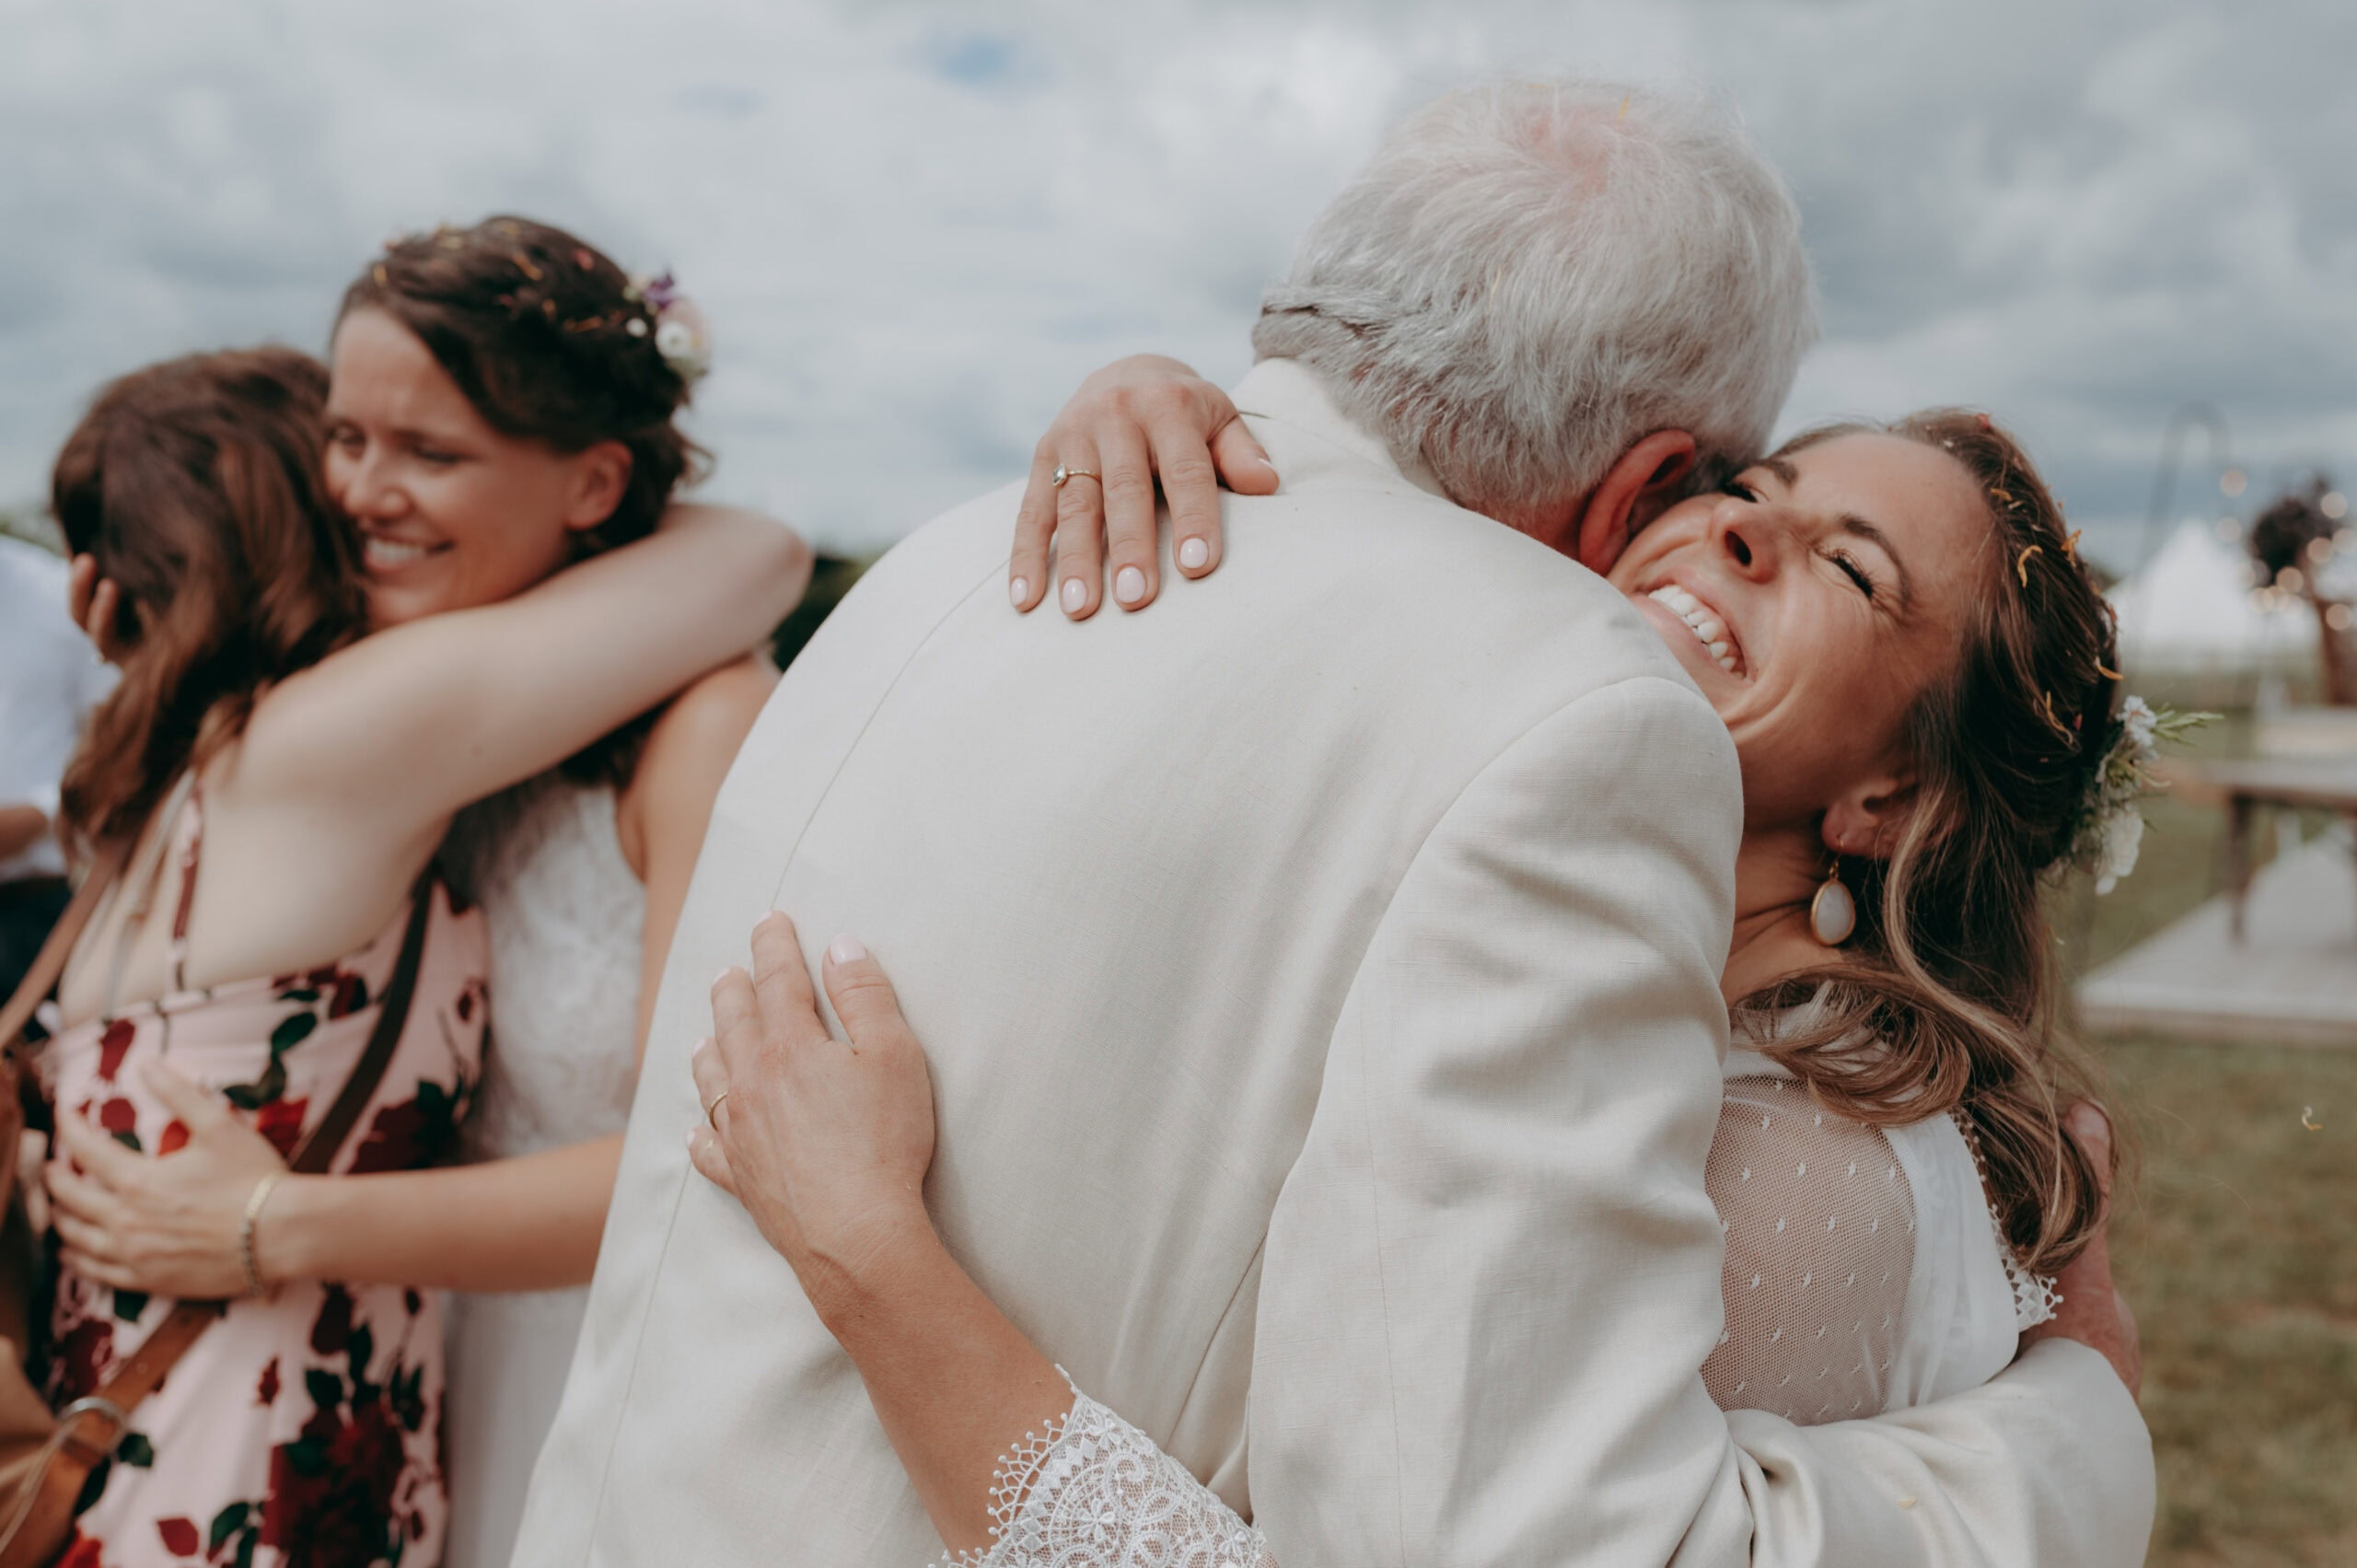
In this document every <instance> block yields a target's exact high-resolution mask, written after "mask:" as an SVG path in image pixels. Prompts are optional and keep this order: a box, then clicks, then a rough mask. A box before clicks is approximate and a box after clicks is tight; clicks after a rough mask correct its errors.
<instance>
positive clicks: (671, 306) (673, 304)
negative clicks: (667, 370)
mask: <svg viewBox="0 0 2357 1568" xmlns="http://www.w3.org/2000/svg"><path fill="white" fill-rule="evenodd" d="M625 293H626V296H627V297H628V298H630V299H631V300H632V301H633V302H634V303H636V304H639V305H642V306H644V307H645V308H646V309H647V310H649V311H650V312H652V313H653V314H654V317H655V352H656V353H657V354H661V355H662V356H663V363H665V364H666V365H668V366H670V367H671V370H672V373H673V374H674V375H676V376H678V377H679V379H680V380H682V381H685V382H687V383H689V384H690V385H691V386H692V385H693V384H694V383H696V382H697V381H700V380H702V378H703V377H704V376H705V374H706V373H707V372H709V371H710V370H711V369H712V328H711V325H710V323H709V322H707V321H706V320H705V319H704V314H703V312H702V310H700V309H698V308H696V302H695V301H694V300H692V299H690V298H689V297H688V296H686V295H685V294H682V293H681V292H680V291H679V285H678V284H676V283H674V282H673V281H672V279H671V274H670V273H662V274H660V275H659V276H656V277H644V276H641V277H633V279H631V280H630V287H629V289H628V290H626V291H625ZM646 331H647V329H646V326H645V324H644V320H643V319H641V318H638V317H633V318H632V319H631V321H630V332H631V335H632V336H633V337H644V336H645V335H646Z"/></svg>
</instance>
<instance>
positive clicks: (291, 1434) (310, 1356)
mask: <svg viewBox="0 0 2357 1568" xmlns="http://www.w3.org/2000/svg"><path fill="white" fill-rule="evenodd" d="M169 842H170V843H171V846H172V849H173V852H174V853H175V854H178V855H179V856H180V862H181V865H183V866H184V868H185V871H184V876H183V880H182V890H181V895H180V901H179V909H178V912H177V913H176V915H175V917H174V922H173V927H172V948H171V952H172V972H173V990H172V992H171V993H170V994H168V995H167V996H165V997H164V998H163V999H162V1000H161V1001H158V1002H154V1003H141V1004H138V1005H132V1006H126V1007H123V1008H122V1009H121V1010H120V1011H117V1012H115V1013H113V1014H112V1015H111V1016H108V1017H104V1018H99V1019H95V1020H92V1021H90V1022H88V1023H85V1024H82V1025H80V1026H78V1027H76V1028H72V1029H69V1030H67V1031H65V1032H64V1033H62V1034H61V1035H59V1036H58V1037H57V1039H55V1040H52V1042H51V1043H50V1044H49V1046H48V1048H47V1049H46V1050H45V1051H43V1052H42V1053H41V1061H42V1073H43V1076H44V1078H45V1080H46V1086H47V1088H48V1089H49V1092H50V1096H51V1100H52V1104H53V1105H54V1106H55V1107H56V1112H57V1114H58V1115H59V1116H61V1117H64V1116H81V1117H86V1118H87V1119H89V1120H90V1121H95V1122H97V1123H98V1124H99V1126H101V1127H103V1128H105V1129H106V1131H108V1132H110V1133H112V1134H113V1135H114V1137H115V1138H116V1140H117V1141H118V1142H120V1143H122V1144H124V1145H125V1146H126V1147H128V1148H131V1149H134V1150H139V1151H142V1152H145V1153H150V1154H153V1155H154V1156H157V1158H159V1159H164V1158H169V1157H170V1156H171V1154H172V1152H173V1150H175V1149H177V1148H179V1147H180V1145H181V1144H184V1143H186V1142H187V1139H188V1132H187V1129H186V1128H185V1127H183V1126H181V1125H180V1123H179V1122H178V1121H174V1120H173V1118H172V1116H171V1114H170V1113H169V1112H168V1110H166V1109H165V1108H164V1106H163V1105H162V1103H161V1102H160V1101H158V1100H157V1098H155V1097H154V1096H153V1095H152V1094H150V1093H149V1092H148V1091H147V1089H146V1087H145V1084H143V1083H142V1082H141V1079H140V1075H139V1074H138V1072H137V1070H136V1069H137V1068H138V1065H139V1064H140V1063H142V1062H144V1061H146V1060H149V1059H154V1060H157V1061H162V1062H168V1063H170V1064H171V1065H172V1066H173V1067H174V1068H175V1069H176V1070H177V1071H179V1072H180V1073H181V1074H184V1075H186V1076H188V1077H190V1078H192V1079H193V1080H195V1081H196V1082H197V1083H200V1084H203V1085H204V1086H208V1087H210V1088H213V1089H215V1090H217V1091H219V1092H220V1093H221V1094H222V1095H223V1096H224V1097H226V1098H227V1099H228V1100H229V1102H230V1103H231V1104H233V1105H235V1106H237V1107H238V1108H239V1109H242V1110H244V1111H246V1112H247V1113H249V1114H250V1118H251V1121H252V1124H253V1125H254V1127H255V1128H256V1129H257V1130H258V1131H260V1132H261V1133H262V1135H263V1136H264V1137H266V1138H268V1139H269V1140H270V1141H271V1142H272V1143H273V1144H277V1145H278V1147H279V1149H280V1150H281V1151H282V1152H285V1153H289V1154H291V1153H292V1151H293V1150H294V1149H295V1147H296V1143H297V1142H298V1140H299V1139H300V1138H301V1137H302V1135H303V1133H304V1132H305V1131H306V1130H307V1129H308V1128H309V1127H310V1126H311V1125H313V1124H315V1123H316V1122H318V1121H319V1120H320V1119H322V1118H323V1117H325V1116H326V1114H327V1111H328V1108H329V1107H330V1106H331V1105H332V1104H333V1103H334V1102H335V1099H336V1096H337V1094H338V1092H339V1091H340V1090H341V1089H342V1088H343V1085H344V1082H345V1080H346V1079H347V1078H348V1077H349V1075H350V1074H351V1073H352V1070H353V1068H354V1064H355V1063H357V1061H358V1060H359V1057H360V1054H361V1051H362V1050H363V1049H364V1048H365V1047H366V1044H367V1040H368V1037H369V1033H370V1031H371V1030H372V1029H373V1028H375V1026H376V1021H377V1007H378V1000H377V999H378V997H379V995H380V993H381V992H382V991H383V989H384V988H385V986H386V985H387V984H388V983H389V981H390V979H391V975H392V972H393V969H394V965H395V961H396V959H397V958H398V957H399V955H400V952H401V940H402V936H403V935H404V932H405V929H406V927H407V924H408V922H409V917H410V912H411V906H410V905H408V904H406V903H405V904H404V905H403V907H402V909H401V912H399V913H397V914H396V915H395V916H394V917H393V919H392V921H391V923H389V924H388V925H387V926H386V927H385V929H384V931H383V932H382V933H381V934H379V935H378V936H377V938H376V940H374V941H372V942H370V943H369V944H368V945H367V946H366V947H363V948H361V949H360V950H359V951H358V952H356V953H354V954H352V955H350V956H349V957H347V958H343V960H342V961H340V962H337V963H332V964H328V965H325V966H323V967H321V968H319V969H316V970H311V971H310V972H309V973H308V974H296V975H279V976H276V977H274V978H269V979H257V980H250V981H237V982H234V983H230V984H226V985H217V986H213V987H210V988H208V989H203V990H190V989H187V988H186V987H185V986H184V985H183V984H182V983H181V981H180V968H181V963H182V960H183V958H184V955H185V949H186V945H187V944H186V938H187V925H188V912H189V905H190V901H191V894H192V891H193V889H194V888H195V885H196V871H197V861H198V854H199V851H200V849H201V847H202V842H203V816H202V801H201V799H199V798H197V797H196V796H194V795H193V794H192V796H191V797H190V798H189V800H188V803H187V805H186V807H184V808H183V809H182V811H181V813H180V820H179V821H178V823H177V824H176V825H175V826H174V827H173V829H172V830H171V838H170V841H169ZM424 887H425V889H426V891H425V892H424V894H423V895H422V896H424V897H427V898H430V899H431V900H433V910H432V913H431V915H430V917H429V921H428V924H427V928H426V935H425V945H424V952H423V956H422V958H421V961H420V964H419V968H418V974H417V981H416V990H415V993H414V994H413V996H412V1001H411V1004H410V1011H409V1016H408V1021H407V1023H406V1025H405V1026H404V1028H403V1029H402V1032H401V1040H400V1043H399V1045H398V1046H397V1048H396V1049H395V1051H394V1054H393V1057H392V1060H391V1062H390V1063H389V1064H388V1065H387V1067H386V1069H385V1074H384V1077H383V1079H382V1081H381V1082H380V1083H379V1084H378V1086H377V1090H376V1092H375V1094H374V1095H373V1096H372V1097H371V1098H370V1100H369V1103H368V1105H367V1108H366V1109H365V1110H364V1111H363V1112H362V1114H361V1116H360V1119H359V1120H358V1121H356V1122H355V1123H354V1126H353V1130H352V1132H350V1134H348V1135H347V1137H346V1139H345V1141H344V1144H343V1147H342V1148H341V1149H339V1150H338V1151H337V1153H336V1156H335V1160H334V1164H333V1167H332V1168H333V1169H334V1170H336V1171H338V1172H363V1171H381V1170H406V1169H412V1168H414V1167H420V1166H425V1165H430V1164H433V1163H434V1162H435V1160H436V1159H437V1158H438V1157H439V1156H441V1155H442V1154H443V1153H444V1152H445V1151H446V1150H447V1148H448V1147H449V1146H450V1144H451V1143H452V1141H453V1138H454V1135H455V1133H456V1132H457V1128H458V1123H459V1117H460V1116H461V1115H462V1114H463V1112H464V1110H465V1108H466V1107H467V1105H468V1103H469V1102H470V1098H471V1096H472V1094H473V1091H474V1086H475V1084H476V1081H477V1079H478V1077H479V1075H480V1072H481V1066H482V1044H483V1032H484V1025H485V1020H486V1018H487V1016H488V1014H489V1007H488V1005H487V1004H488V998H487V996H486V993H485V982H484V976H485V974H486V972H487V968H488V958H487V944H486V938H485V932H484V928H483V921H482V915H481V914H480V913H478V912H472V911H467V910H461V909H459V908H458V907H456V906H455V905H454V904H453V902H452V900H451V899H450V896H449V895H448V893H447V892H446V891H445V890H444V889H442V887H441V886H440V885H439V883H438V882H436V883H428V884H424ZM171 1308H172V1303H171V1302H169V1301H168V1300H165V1299H162V1298H160V1297H150V1296H146V1295H136V1294H134V1293H133V1292H129V1291H116V1290H110V1289H109V1288H108V1287H106V1286H104V1285H101V1284H99V1283H95V1282H93V1281H90V1280H87V1279H84V1278H82V1277H80V1276H78V1275H75V1274H74V1273H72V1272H65V1271H64V1270H62V1269H61V1270H60V1272H59V1275H58V1278H57V1280H56V1289H55V1295H54V1297H53V1300H52V1313H51V1330H52V1342H51V1367H50V1397H51V1400H52V1403H53V1404H55V1405H57V1406H59V1407H61V1408H62V1407H63V1406H64V1405H65V1404H66V1403H67V1402H69V1401H71V1400H75V1399H79V1398H81V1397H83V1396H84V1395H87V1394H88V1393H90V1392H91V1391H93V1390H94V1389H96V1388H99V1386H100V1385H102V1384H103V1383H104V1382H105V1381H106V1380H107V1378H108V1377H110V1376H112V1374H113V1373H114V1371H115V1369H116V1368H117V1366H118V1365H121V1364H122V1361H123V1359H124V1358H126V1357H127V1356H129V1355H130V1354H131V1353H134V1351H135V1350H136V1349H137V1348H138V1346H139V1344H140V1343H141V1342H142V1341H143V1340H145V1338H146V1336H147V1335H148V1334H150V1333H152V1332H154V1330H156V1328H157V1325H158V1324H160V1323H161V1322H162V1321H163V1319H164V1318H165V1316H166V1315H167V1314H168V1312H170V1310H171ZM441 1422H442V1319H441V1312H440V1307H439V1304H438V1302H437V1301H436V1300H435V1298H434V1297H433V1296H431V1295H426V1294H424V1293H421V1292H418V1291H415V1290H410V1289H405V1288H404V1287H402V1286H400V1285H379V1284H353V1285H344V1284H333V1283H308V1282H306V1283H288V1284H285V1285H282V1286H281V1287H279V1289H278V1290H277V1291H276V1292H275V1293H274V1294H273V1295H272V1296H270V1297H269V1298H267V1299H264V1300H246V1299H241V1300H238V1301H233V1302H231V1303H230V1304H229V1308H228V1313H227V1316H226V1317H225V1318H222V1319H221V1320H220V1321H219V1322H217V1323H215V1324H214V1325H212V1326H211V1327H210V1328H208V1329H206V1330H205V1331H204V1334H203V1338H201V1339H200V1340H198V1341H197V1342H196V1344H195V1345H194V1346H193V1347H192V1349H191V1350H190V1351H189V1352H188V1353H187V1354H186V1355H185V1356H184V1357H183V1358H182V1359H181V1360H180V1364H179V1365H178V1366H176V1367H175V1368H174V1369H173V1370H172V1373H171V1375H170V1376H169V1377H168V1379H167V1380H166V1382H165V1384H164V1386H163V1387H162V1388H159V1389H157V1392H156V1393H155V1394H154V1395H152V1396H151V1397H149V1399H148V1400H146V1401H145V1403H144V1404H142V1405H140V1406H139V1407H138V1408H137V1409H136V1410H135V1411H133V1412H132V1419H131V1429H130V1431H129V1432H128V1434H126V1435H125V1436H124V1437H123V1439H122V1442H121V1443H120V1444H119V1445H118V1446H117V1447H116V1449H115V1452H114V1456H113V1458H111V1459H110V1460H109V1461H107V1462H106V1463H104V1464H102V1465H101V1466H100V1467H99V1469H98V1470H97V1471H95V1472H94V1473H93V1474H92V1476H91V1479H90V1483H89V1485H88V1486H87V1488H86V1489H85V1490H84V1493H83V1499H82V1504H81V1512H80V1515H79V1516H78V1518H77V1519H76V1521H75V1537H74V1542H73V1545H72V1546H71V1547H70V1548H69V1549H68V1550H67V1551H66V1553H65V1555H64V1560H63V1562H64V1568H151V1565H153V1568H161V1565H164V1564H197V1563H203V1564H215V1565H219V1568H277V1565H284V1568H365V1565H366V1564H369V1563H407V1564H410V1565H411V1568H433V1564H435V1563H436V1562H439V1561H440V1558H441V1554H442V1538H443V1531H444V1527H445V1524H446V1521H447V1517H448V1512H449V1506H448V1495H447V1485H446V1481H445V1477H444V1474H443V1467H442V1456H441Z"/></svg>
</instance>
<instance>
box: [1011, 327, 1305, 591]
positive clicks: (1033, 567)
mask: <svg viewBox="0 0 2357 1568" xmlns="http://www.w3.org/2000/svg"><path fill="white" fill-rule="evenodd" d="M1059 470H1062V471H1063V472H1064V473H1065V474H1066V475H1067V476H1068V477H1067V478H1066V479H1065V480H1064V482H1062V483H1061V484H1059V483H1057V482H1056V475H1057V473H1058V471H1059ZM1157 476H1158V477H1159V478H1160V480H1161V482H1162V492H1163V494H1164V496H1165V498H1166V499H1167V501H1168V503H1169V505H1170V528H1171V537H1172V539H1173V540H1174V541H1175V542H1174V544H1173V546H1172V550H1171V554H1172V558H1173V559H1174V560H1175V561H1176V562H1177V563H1178V564H1179V573H1180V575H1183V576H1188V577H1201V576H1204V575H1209V574H1210V573H1211V572H1213V570H1215V569H1216V568H1217V567H1218V565H1219V562H1220V554H1221V548H1222V544H1223V540H1222V538H1221V534H1220V509H1219V487H1220V484H1221V483H1222V482H1225V483H1226V485H1227V487H1228V488H1229V489H1231V490H1233V491H1236V492H1237V494H1243V495H1268V494H1273V493H1274V492H1275V490H1276V488H1277V470H1276V469H1275V467H1274V466H1273V465H1271V463H1270V461H1269V454H1268V453H1267V452H1266V451H1264V450H1262V449H1261V447H1260V442H1259V441H1257V440H1255V439H1253V436H1252V433H1251V432H1250V431H1249V430H1248V429H1247V428H1245V424H1244V421H1243V419H1242V417H1241V416H1240V415H1238V414H1237V410H1236V404H1235V403H1233V402H1232V401H1229V400H1228V396H1227V394H1226V393H1225V392H1224V391H1222V390H1220V389H1219V388H1217V387H1215V386H1213V385H1212V383H1210V382H1209V381H1206V380H1204V379H1203V378H1202V377H1201V376H1198V375H1196V374H1195V372H1194V370H1193V368H1192V367H1191V366H1187V365H1185V364H1182V363H1181V362H1179V360H1176V359H1169V358H1166V357H1164V356H1163V355H1160V354H1132V355H1131V356H1130V357H1129V358H1127V359H1120V360H1116V361H1114V362H1113V363H1112V364H1110V365H1109V366H1105V367H1104V368H1103V369H1102V370H1099V371H1097V373H1096V374H1095V375H1092V376H1091V377H1088V379H1087V380H1086V381H1083V382H1082V383H1081V384H1080V389H1079V390H1078V391H1076V392H1074V394H1073V396H1072V401H1070V402H1068V403H1066V404H1064V406H1063V411H1062V412H1061V413H1059V414H1057V415H1056V422H1055V423H1054V424H1051V425H1050V426H1049V427H1048V433H1047V434H1046V435H1045V436H1041V437H1040V438H1039V446H1038V447H1037V448H1035V449H1034V450H1033V452H1032V455H1031V478H1030V482H1029V484H1028V486H1027V487H1026V488H1025V490H1024V492H1023V505H1022V508H1021V509H1020V510H1019V511H1018V512H1017V513H1016V523H1015V554H1014V560H1013V563H1012V564H1011V565H1010V566H1009V568H1008V584H1007V591H1008V594H1009V596H1010V597H1011V598H1013V599H1014V601H1015V608H1016V610H1022V611H1025V612H1027V613H1028V611H1029V610H1031V609H1032V608H1033V607H1034V606H1036V605H1038V604H1039V601H1040V600H1041V599H1043V598H1046V597H1047V595H1048V590H1049V585H1050V582H1051V578H1052V580H1053V582H1054V585H1055V594H1056V602H1057V604H1058V605H1059V606H1060V607H1061V608H1062V610H1063V612H1064V613H1065V614H1066V615H1068V616H1070V617H1071V618H1072V619H1073V620H1074V621H1085V620H1086V619H1087V618H1088V617H1090V616H1092V615H1094V614H1096V613H1097V606H1098V605H1099V604H1100V603H1102V602H1103V595H1104V588H1105V571H1106V564H1107V562H1108V558H1109V559H1110V563H1111V567H1112V576H1113V598H1114V600H1115V602H1117V603H1118V604H1120V606H1121V608H1122V609H1124V610H1142V609H1144V607H1145V606H1147V605H1149V604H1151V603H1153V602H1154V598H1155V594H1156V593H1157V592H1159V591H1160V588H1161V561H1160V552H1158V551H1157V550H1156V548H1155V479H1156V477H1157ZM1051 547H1052V553H1053V557H1054V559H1053V563H1052V566H1051V561H1050V555H1051Z"/></svg>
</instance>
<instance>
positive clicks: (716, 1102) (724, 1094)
mask: <svg viewBox="0 0 2357 1568" xmlns="http://www.w3.org/2000/svg"><path fill="white" fill-rule="evenodd" d="M726 1098H728V1091H727V1090H726V1089H723V1090H721V1091H720V1092H719V1093H718V1094H716V1095H714V1096H713V1097H712V1103H711V1104H710V1105H708V1106H705V1107H704V1108H703V1119H704V1120H705V1121H708V1122H710V1123H712V1130H713V1131H714V1132H719V1131H720V1102H721V1101H722V1100H725V1099H726Z"/></svg>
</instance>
